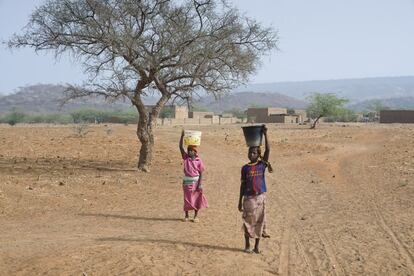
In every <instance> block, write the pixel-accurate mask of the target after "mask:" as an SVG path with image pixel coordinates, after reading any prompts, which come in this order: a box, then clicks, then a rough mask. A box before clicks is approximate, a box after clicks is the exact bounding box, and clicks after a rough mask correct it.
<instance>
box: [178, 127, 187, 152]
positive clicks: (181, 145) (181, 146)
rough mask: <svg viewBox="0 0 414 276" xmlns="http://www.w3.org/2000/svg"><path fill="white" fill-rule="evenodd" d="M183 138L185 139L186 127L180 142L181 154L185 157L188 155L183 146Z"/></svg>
mask: <svg viewBox="0 0 414 276" xmlns="http://www.w3.org/2000/svg"><path fill="white" fill-rule="evenodd" d="M183 140H184V129H183V130H182V131H181V138H180V144H179V148H180V152H181V156H182V157H183V158H184V156H185V155H186V152H185V150H184V147H183Z"/></svg>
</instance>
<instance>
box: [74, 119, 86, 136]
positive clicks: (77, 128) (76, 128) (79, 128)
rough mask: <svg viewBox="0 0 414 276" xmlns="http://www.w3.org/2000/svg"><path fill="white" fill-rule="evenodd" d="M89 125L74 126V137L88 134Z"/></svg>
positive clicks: (83, 123)
mask: <svg viewBox="0 0 414 276" xmlns="http://www.w3.org/2000/svg"><path fill="white" fill-rule="evenodd" d="M88 128H89V125H88V124H87V123H85V122H82V123H79V124H76V125H74V126H73V131H74V132H75V135H76V136H78V137H85V135H86V134H87V133H88V132H89V129H88Z"/></svg>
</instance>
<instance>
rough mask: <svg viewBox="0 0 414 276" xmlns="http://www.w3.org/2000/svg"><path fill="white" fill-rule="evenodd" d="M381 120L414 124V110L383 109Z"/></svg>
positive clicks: (381, 121) (383, 121)
mask: <svg viewBox="0 0 414 276" xmlns="http://www.w3.org/2000/svg"><path fill="white" fill-rule="evenodd" d="M379 122H380V123H384V124H385V123H388V124H390V123H403V124H407V123H411V124H414V110H381V111H380V120H379Z"/></svg>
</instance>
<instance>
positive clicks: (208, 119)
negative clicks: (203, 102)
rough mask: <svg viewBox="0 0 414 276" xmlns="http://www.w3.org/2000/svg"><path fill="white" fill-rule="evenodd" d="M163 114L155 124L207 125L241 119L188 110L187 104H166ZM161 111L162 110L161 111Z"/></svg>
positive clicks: (228, 122)
mask: <svg viewBox="0 0 414 276" xmlns="http://www.w3.org/2000/svg"><path fill="white" fill-rule="evenodd" d="M163 110H164V111H166V112H164V114H168V116H160V118H158V119H157V125H208V124H235V123H241V122H242V121H241V120H240V119H238V118H236V117H234V116H225V117H223V116H219V115H215V114H214V112H205V111H188V108H187V106H178V105H166V106H165V107H164V108H163ZM161 113H163V112H161Z"/></svg>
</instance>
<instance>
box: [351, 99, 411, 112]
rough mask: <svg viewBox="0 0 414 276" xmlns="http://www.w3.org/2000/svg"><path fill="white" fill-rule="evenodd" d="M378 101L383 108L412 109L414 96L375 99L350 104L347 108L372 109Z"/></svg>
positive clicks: (358, 110)
mask: <svg viewBox="0 0 414 276" xmlns="http://www.w3.org/2000/svg"><path fill="white" fill-rule="evenodd" d="M377 103H380V104H381V106H383V107H384V108H389V109H413V110H414V97H401V98H389V99H375V100H366V101H362V102H358V103H355V104H350V105H348V106H347V108H349V109H352V110H355V111H357V112H361V111H373V110H372V108H373V106H374V105H375V104H377Z"/></svg>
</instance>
